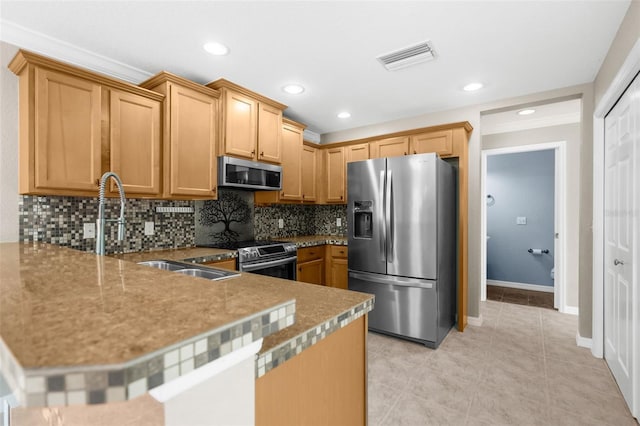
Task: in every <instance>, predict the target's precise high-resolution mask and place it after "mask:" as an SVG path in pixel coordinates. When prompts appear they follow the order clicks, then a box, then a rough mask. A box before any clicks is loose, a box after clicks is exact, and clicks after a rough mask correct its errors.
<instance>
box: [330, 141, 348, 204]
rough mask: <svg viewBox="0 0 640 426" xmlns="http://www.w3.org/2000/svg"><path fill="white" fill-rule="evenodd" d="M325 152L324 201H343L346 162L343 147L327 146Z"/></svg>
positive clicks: (344, 197)
mask: <svg viewBox="0 0 640 426" xmlns="http://www.w3.org/2000/svg"><path fill="white" fill-rule="evenodd" d="M324 154H325V174H326V188H327V194H326V201H327V202H328V203H345V202H346V199H347V197H346V196H345V189H346V185H345V173H346V166H345V165H346V162H345V156H344V147H336V148H328V149H326V150H324Z"/></svg>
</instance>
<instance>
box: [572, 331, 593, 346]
mask: <svg viewBox="0 0 640 426" xmlns="http://www.w3.org/2000/svg"><path fill="white" fill-rule="evenodd" d="M576 345H578V346H580V347H581V348H588V349H591V345H592V342H591V338H589V337H582V336H581V335H580V332H579V331H576Z"/></svg>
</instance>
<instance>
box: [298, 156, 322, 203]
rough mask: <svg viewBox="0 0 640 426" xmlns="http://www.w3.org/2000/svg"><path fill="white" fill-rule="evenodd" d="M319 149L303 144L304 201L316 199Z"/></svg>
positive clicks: (301, 171) (301, 169)
mask: <svg viewBox="0 0 640 426" xmlns="http://www.w3.org/2000/svg"><path fill="white" fill-rule="evenodd" d="M317 156H318V150H317V149H316V148H314V147H312V146H306V145H302V160H301V162H300V163H301V166H300V173H301V174H302V201H316V199H317V193H316V177H317V170H316V164H317V160H316V158H317Z"/></svg>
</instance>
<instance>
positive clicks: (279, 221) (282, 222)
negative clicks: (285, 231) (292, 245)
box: [278, 219, 284, 229]
mask: <svg viewBox="0 0 640 426" xmlns="http://www.w3.org/2000/svg"><path fill="white" fill-rule="evenodd" d="M278 228H280V229H282V228H284V220H282V219H278Z"/></svg>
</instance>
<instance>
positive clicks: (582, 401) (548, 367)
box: [368, 301, 637, 426]
mask: <svg viewBox="0 0 640 426" xmlns="http://www.w3.org/2000/svg"><path fill="white" fill-rule="evenodd" d="M481 312H482V317H483V320H484V321H483V325H482V326H481V327H473V326H469V327H468V328H467V329H466V330H465V332H464V333H459V332H457V331H455V330H451V332H450V333H449V335H448V336H447V338H446V339H445V341H444V342H443V343H442V345H440V347H439V348H438V349H437V350H435V351H434V350H431V349H428V348H425V347H424V346H421V345H419V344H415V343H411V342H406V341H403V340H400V339H395V338H390V337H387V336H384V335H380V334H375V333H369V336H368V356H369V425H371V426H376V425H394V426H395V425H411V426H414V425H416V426H417V425H430V424H438V425H563V426H564V425H616V426H618V425H620V426H623V425H637V423H636V421H635V420H634V419H633V418H632V417H631V414H630V413H629V410H628V409H627V406H626V405H625V403H624V400H623V399H622V395H621V394H620V391H619V390H618V388H617V386H616V384H615V382H614V380H613V377H612V376H611V373H610V372H609V369H608V368H607V366H606V364H605V362H604V361H603V360H601V359H596V358H593V357H592V356H591V352H590V351H589V350H588V349H584V348H579V347H577V346H576V341H575V336H576V330H577V326H578V324H577V321H578V318H577V317H576V316H572V315H566V314H560V313H558V312H556V311H553V310H549V309H542V308H536V307H530V306H520V305H512V304H508V303H500V302H493V301H487V302H483V303H482V306H481Z"/></svg>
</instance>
